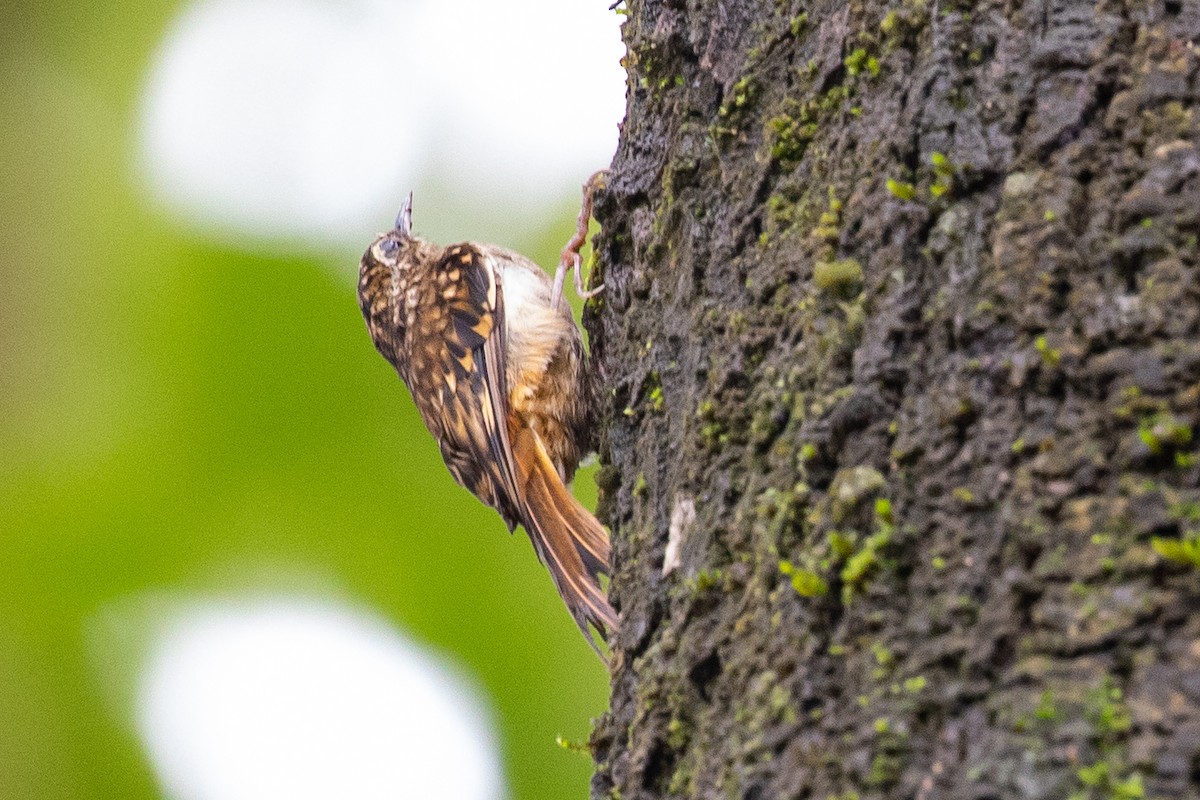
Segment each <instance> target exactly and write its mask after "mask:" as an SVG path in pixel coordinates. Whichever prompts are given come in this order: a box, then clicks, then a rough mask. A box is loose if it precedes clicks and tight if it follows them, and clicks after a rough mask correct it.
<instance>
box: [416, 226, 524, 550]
mask: <svg viewBox="0 0 1200 800" xmlns="http://www.w3.org/2000/svg"><path fill="white" fill-rule="evenodd" d="M500 280H501V276H500V270H499V268H498V267H497V265H496V263H495V261H494V260H493V259H492V258H491V256H489V255H488V254H487V253H486V252H485V251H484V250H482V249H480V248H478V247H476V246H475V245H472V244H457V245H452V246H450V247H448V248H446V252H445V254H444V255H443V256H442V259H441V261H440V262H439V263H438V265H437V266H436V268H435V271H434V276H433V280H431V281H429V283H428V289H427V291H430V292H436V296H435V297H429V298H427V300H428V301H427V302H423V303H421V304H420V309H421V313H420V314H419V315H418V319H417V321H416V325H417V326H419V327H420V328H422V330H420V331H419V332H417V334H416V335H415V336H410V338H409V341H411V342H413V343H414V347H417V348H421V349H423V350H424V352H414V353H413V355H412V357H411V358H410V361H409V364H408V367H409V376H408V377H409V380H410V382H411V383H415V384H416V385H414V386H412V389H413V393H412V394H413V398H414V400H416V401H417V404H418V406H419V407H421V412H422V416H423V417H424V418H425V423H426V424H427V425H428V426H429V428H430V430H431V431H432V432H433V434H434V436H435V437H437V440H438V442H439V443H440V444H441V450H442V457H443V458H444V459H445V461H446V466H447V467H449V468H450V472H451V473H452V474H453V475H454V478H455V479H456V480H457V481H458V482H459V483H460V484H462V485H463V486H464V487H466V488H467V489H469V490H470V491H471V492H473V493H474V494H475V495H476V496H477V497H478V498H479V499H480V500H482V501H483V502H485V503H487V504H488V505H490V506H492V507H493V508H495V509H496V510H498V511H499V512H500V514H501V516H503V517H504V520H505V522H506V523H507V524H508V526H509V528H510V529H511V528H513V527H515V526H516V524H517V523H518V522H520V521H521V515H520V508H521V507H522V505H523V502H524V501H523V496H522V493H521V491H520V488H519V486H518V483H517V480H516V477H515V475H516V472H515V469H514V466H513V460H512V459H513V456H512V447H511V445H510V444H509V440H508V436H509V432H508V424H507V422H508V391H507V388H506V385H505V375H504V363H505V362H504V351H505V340H504V293H503V291H502V289H501V285H500Z"/></svg>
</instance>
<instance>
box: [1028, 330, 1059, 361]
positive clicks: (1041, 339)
mask: <svg viewBox="0 0 1200 800" xmlns="http://www.w3.org/2000/svg"><path fill="white" fill-rule="evenodd" d="M1033 347H1034V349H1035V350H1037V351H1038V353H1040V354H1041V356H1042V362H1043V363H1044V364H1046V366H1049V367H1057V366H1058V362H1059V361H1061V360H1062V351H1061V350H1058V349H1055V348H1053V347H1051V346H1050V343H1049V342H1047V341H1046V335H1045V334H1042V335H1041V336H1038V337H1037V338H1036V339H1034V340H1033Z"/></svg>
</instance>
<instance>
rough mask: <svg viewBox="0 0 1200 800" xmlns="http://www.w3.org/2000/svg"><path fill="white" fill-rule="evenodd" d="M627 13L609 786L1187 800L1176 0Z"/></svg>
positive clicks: (1186, 192)
mask: <svg viewBox="0 0 1200 800" xmlns="http://www.w3.org/2000/svg"><path fill="white" fill-rule="evenodd" d="M628 2H629V8H628V21H627V24H626V25H625V29H624V30H625V34H624V35H625V39H626V42H627V44H628V48H629V55H628V60H627V66H628V72H629V109H628V116H627V119H626V121H625V125H624V129H623V132H622V137H621V144H620V147H619V151H618V153H617V156H616V159H615V162H614V164H613V172H612V176H611V179H610V181H609V190H608V191H607V193H606V194H605V196H604V197H603V198H602V199H601V202H600V204H599V206H598V212H597V216H598V219H599V220H600V222H601V224H602V226H603V233H602V235H601V236H600V237H598V253H599V259H598V264H599V269H600V270H601V271H602V272H603V276H602V278H603V280H604V282H605V283H606V284H607V287H608V288H607V291H606V293H605V294H604V295H603V296H602V297H601V298H600V300H599V301H598V302H595V303H594V304H593V305H591V306H590V307H589V309H588V313H587V322H588V325H589V328H590V331H591V334H592V341H593V347H594V350H595V352H596V354H597V356H598V358H599V360H600V363H601V364H602V366H603V369H604V370H605V374H606V376H607V377H606V381H607V389H608V394H607V401H606V402H607V415H608V416H607V424H606V433H605V441H604V443H603V448H602V460H603V463H604V468H603V469H602V470H601V477H600V484H601V489H602V500H601V516H602V518H603V519H605V521H606V522H607V523H608V524H610V525H611V527H612V530H613V534H614V548H615V562H616V566H617V569H616V575H615V577H614V580H613V588H612V596H613V598H614V601H615V603H616V605H617V606H618V607H619V609H620V612H621V616H622V619H623V628H622V630H621V633H620V636H619V639H618V640H617V642H616V655H615V666H614V677H613V696H612V706H611V709H610V711H609V712H608V713H607V714H606V715H605V716H604V718H603V719H602V720H601V721H600V723H599V725H598V727H597V730H596V731H595V733H594V735H593V740H592V744H593V748H594V751H595V754H596V757H597V762H598V765H599V766H598V772H597V775H596V777H595V779H594V782H593V786H592V792H593V796H594V797H597V798H603V797H613V798H618V797H619V798H622V800H632V799H633V798H660V797H680V798H683V797H686V798H810V797H811V798H818V799H824V798H838V799H839V800H845V799H846V798H871V797H897V798H901V797H915V798H978V799H979V800H983V799H984V798H1013V797H1020V798H1046V799H1047V800H1050V799H1051V798H1053V799H1054V800H1060V799H1061V798H1071V797H1078V798H1140V797H1146V798H1188V797H1198V796H1200V552H1196V551H1193V550H1189V549H1188V545H1187V544H1186V543H1187V542H1188V541H1189V540H1191V539H1194V538H1195V537H1196V535H1197V534H1196V530H1197V528H1200V448H1198V446H1197V440H1196V438H1195V436H1194V434H1195V433H1196V428H1197V424H1198V423H1200V290H1198V286H1200V284H1198V280H1197V279H1198V277H1200V276H1198V269H1200V264H1198V258H1197V238H1196V237H1197V231H1198V230H1200V110H1198V108H1197V98H1198V96H1200V74H1198V73H1200V45H1198V44H1197V42H1198V37H1200V0H1126V2H1124V3H1122V2H1118V1H1116V0H1042V1H1041V2H1017V1H1015V0H1014V1H1012V2H995V1H993V2H985V3H967V2H954V1H953V0H941V1H940V2H934V0H903V2H898V3H896V2H893V3H890V4H889V3H885V2H879V1H878V0H858V2H852V3H850V4H848V5H847V4H845V3H842V2H839V1H838V0H818V1H817V2H811V3H801V2H798V1H797V0H779V1H778V2H777V0H674V1H673V2H672V1H671V0H628ZM1198 549H1200V547H1198ZM664 562H665V563H664Z"/></svg>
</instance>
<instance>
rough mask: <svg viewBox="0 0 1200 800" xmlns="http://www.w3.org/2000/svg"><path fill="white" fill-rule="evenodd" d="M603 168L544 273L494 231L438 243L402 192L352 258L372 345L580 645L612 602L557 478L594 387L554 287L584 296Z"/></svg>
mask: <svg viewBox="0 0 1200 800" xmlns="http://www.w3.org/2000/svg"><path fill="white" fill-rule="evenodd" d="M603 176H604V173H603V172H601V173H597V174H596V175H593V176H592V178H590V179H589V180H588V182H587V183H586V184H584V202H583V207H582V209H581V211H580V217H579V224H578V226H577V228H578V229H577V231H576V234H575V236H574V237H573V238H572V239H571V240H570V241H569V242H568V244H567V246H566V247H565V248H564V249H563V254H562V258H561V259H560V262H559V266H558V270H557V271H556V274H555V278H554V280H553V281H551V279H550V277H549V275H547V273H546V272H545V271H544V270H542V269H541V268H540V267H539V266H538V265H537V264H535V263H534V262H532V261H530V260H529V259H528V258H526V257H525V256H523V255H521V254H520V253H517V252H514V251H512V250H509V249H506V248H503V247H499V246H497V245H493V244H482V243H478V242H462V243H459V244H452V245H449V246H446V247H442V246H439V245H437V244H434V243H432V242H429V241H426V240H425V239H422V238H420V237H419V236H416V235H414V233H413V230H412V195H411V194H409V196H408V198H407V199H406V200H405V202H404V204H403V205H402V207H401V209H400V213H399V214H398V215H397V216H396V222H395V226H394V227H393V229H392V230H390V231H387V232H385V233H381V234H379V235H378V236H377V237H376V238H375V240H374V241H373V242H371V244H370V246H369V247H367V249H366V251H365V252H364V253H363V256H362V260H361V262H360V264H359V278H358V301H359V307H360V309H361V310H362V314H363V318H364V319H365V321H366V326H367V330H368V332H369V333H370V336H371V339H372V341H373V342H374V344H375V348H376V349H377V350H378V351H379V353H380V355H382V356H383V357H384V358H385V359H386V360H387V361H388V362H389V363H391V364H392V366H393V367H395V369H396V372H397V373H398V374H399V376H400V379H401V380H402V381H403V382H404V384H405V385H406V386H407V387H408V390H409V393H410V394H411V395H412V398H413V401H414V403H415V405H416V407H417V410H418V411H419V413H420V415H421V419H422V420H423V421H424V422H425V426H426V427H427V428H428V429H429V432H430V433H431V434H433V437H434V439H436V440H437V443H438V446H439V448H440V450H441V454H442V458H443V460H444V461H445V463H446V466H447V467H448V468H449V470H450V474H451V475H452V476H453V477H454V479H455V480H456V481H457V482H458V483H459V485H461V486H463V487H464V488H466V489H467V490H469V491H470V492H471V493H473V494H474V495H475V496H476V497H477V498H479V499H480V500H481V501H483V502H484V503H486V504H487V505H489V506H491V507H492V508H494V509H496V511H498V512H499V514H500V516H501V518H502V519H503V520H504V522H505V524H506V525H507V526H508V529H509V531H510V532H512V531H513V530H514V529H515V528H516V526H517V525H521V526H523V527H524V528H525V530H526V532H527V533H528V534H529V537H530V539H531V540H532V542H533V546H534V549H535V551H536V552H537V555H538V557H539V559H540V560H541V561H542V563H543V564H545V565H546V567H547V569H548V570H549V572H550V576H551V578H552V579H553V582H554V585H555V587H556V588H557V590H558V593H559V595H560V596H561V597H562V599H563V601H564V602H565V604H566V606H567V610H568V611H569V612H570V614H571V617H572V618H573V619H574V620H575V623H576V625H578V626H579V628H580V630H581V631H583V634H584V636H586V637H587V639H588V642H589V643H590V644H591V646H592V648H593V650H595V651H596V652H597V654H599V653H600V651H599V648H598V647H597V645H596V641H595V639H594V638H593V635H592V631H591V630H590V629H589V626H591V627H592V628H594V629H595V630H596V631H597V632H598V633H599V635H600V637H601V639H602V640H604V641H609V639H610V637H611V636H612V635H613V634H614V633H615V632H616V630H617V627H618V623H617V614H616V611H615V610H614V609H613V607H612V606H611V605H610V604H609V601H608V597H607V592H606V589H605V587H604V586H603V585H602V583H601V580H600V576H601V575H605V576H609V575H611V566H610V558H611V555H610V554H611V548H610V543H609V537H608V533H607V531H606V530H605V529H604V527H603V526H602V525H601V524H600V522H599V521H598V520H597V519H596V518H595V517H594V516H593V515H592V514H591V512H589V511H588V510H587V509H586V508H584V506H583V505H582V504H581V503H580V502H579V501H578V500H577V499H575V497H574V495H572V494H571V491H570V489H569V488H568V486H569V484H570V481H571V478H572V477H573V475H574V473H575V469H576V467H577V466H578V464H579V461H580V459H581V458H582V457H583V456H585V455H586V454H587V453H588V452H590V451H591V449H592V447H591V445H592V442H593V439H594V433H595V426H596V409H597V405H598V399H597V397H598V394H597V388H596V380H595V373H594V371H593V370H592V369H591V365H590V364H589V362H588V355H587V353H586V351H585V350H584V346H583V340H582V337H581V335H580V332H579V328H578V327H577V326H576V324H575V320H574V317H573V316H572V314H571V310H570V306H569V305H568V304H567V303H566V302H564V300H563V296H562V294H563V292H562V289H563V284H564V280H565V274H566V272H568V271H571V270H574V272H575V287H576V289H577V291H578V292H579V293H580V295H581V296H583V297H585V298H586V297H590V296H592V295H594V294H596V293H597V292H599V291H601V290H602V289H603V286H600V287H596V288H594V289H591V290H590V291H584V289H583V286H582V280H581V278H580V269H579V261H580V258H579V248H580V247H581V246H582V244H583V241H584V239H585V237H586V234H587V225H588V221H589V219H590V217H591V201H592V196H593V194H594V193H595V191H596V190H597V189H598V188H600V187H602V186H603V179H604V178H603Z"/></svg>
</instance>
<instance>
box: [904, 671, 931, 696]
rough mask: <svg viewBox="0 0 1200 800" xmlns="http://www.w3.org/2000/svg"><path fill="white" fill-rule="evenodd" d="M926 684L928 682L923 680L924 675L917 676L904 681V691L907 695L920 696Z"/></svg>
mask: <svg viewBox="0 0 1200 800" xmlns="http://www.w3.org/2000/svg"><path fill="white" fill-rule="evenodd" d="M928 684H929V681H927V680H926V679H925V676H924V675H917V676H915V677H912V678H908V679H907V680H905V681H904V691H906V692H908V693H909V694H920V693H921V692H923V691H924V690H925V687H926V686H927V685H928Z"/></svg>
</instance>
